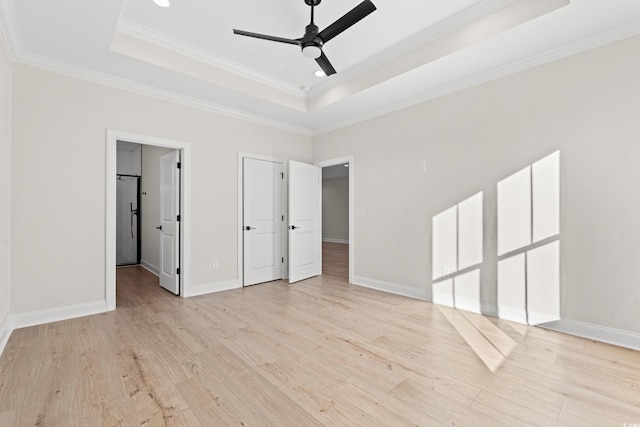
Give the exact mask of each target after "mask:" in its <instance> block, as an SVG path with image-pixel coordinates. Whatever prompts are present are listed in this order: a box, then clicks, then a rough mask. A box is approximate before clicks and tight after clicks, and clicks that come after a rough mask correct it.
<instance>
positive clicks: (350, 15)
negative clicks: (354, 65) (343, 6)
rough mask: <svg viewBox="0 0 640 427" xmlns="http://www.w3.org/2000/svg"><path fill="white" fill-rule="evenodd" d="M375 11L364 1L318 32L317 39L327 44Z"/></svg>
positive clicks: (371, 5) (367, 1)
mask: <svg viewBox="0 0 640 427" xmlns="http://www.w3.org/2000/svg"><path fill="white" fill-rule="evenodd" d="M374 10H376V7H375V5H374V4H373V3H371V1H370V0H364V1H363V2H362V3H360V4H359V5H357V6H356V7H354V8H353V9H351V10H350V11H349V12H347V13H346V14H345V15H344V16H343V17H342V18H340V19H338V20H337V21H336V22H334V23H333V24H331V25H329V26H328V27H327V28H325V29H324V30H322V31H320V33H319V34H318V37H319V38H320V40H322V42H323V43H326V42H328V41H329V40H331V39H332V38H334V37H335V36H337V35H338V34H340V33H341V32H343V31H344V30H346V29H347V28H349V27H351V26H352V25H354V24H355V23H357V22H358V21H360V20H361V19H362V18H364V17H365V16H367V15H369V14H370V13H371V12H373V11H374Z"/></svg>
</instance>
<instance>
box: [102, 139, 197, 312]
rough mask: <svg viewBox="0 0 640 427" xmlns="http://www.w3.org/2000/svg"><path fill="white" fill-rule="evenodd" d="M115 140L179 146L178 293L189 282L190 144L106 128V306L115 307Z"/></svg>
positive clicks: (185, 292)
mask: <svg viewBox="0 0 640 427" xmlns="http://www.w3.org/2000/svg"><path fill="white" fill-rule="evenodd" d="M118 141H127V142H133V143H136V144H142V145H153V146H156V147H164V148H172V149H175V150H180V163H181V179H180V215H181V216H180V218H181V221H180V296H181V297H184V296H185V295H189V293H188V289H189V287H190V286H191V144H190V143H188V142H183V141H177V140H172V139H167V138H160V137H157V136H151V135H143V134H138V133H133V132H127V131H122V130H117V129H107V130H106V151H107V153H106V154H107V164H106V175H105V177H106V209H105V233H106V235H105V241H106V248H105V306H106V311H112V310H115V309H116V182H115V179H113V178H114V177H115V176H116V172H117V168H116V166H117V145H118Z"/></svg>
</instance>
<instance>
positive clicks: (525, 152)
mask: <svg viewBox="0 0 640 427" xmlns="http://www.w3.org/2000/svg"><path fill="white" fill-rule="evenodd" d="M637 52H640V37H634V38H631V39H627V40H624V41H621V42H618V43H615V44H611V45H608V46H605V47H602V48H599V49H595V50H592V51H589V52H586V53H583V54H580V55H577V56H573V57H570V58H568V59H564V60H562V61H559V62H555V63H552V64H548V65H544V66H541V67H538V68H536V69H532V70H529V71H526V72H522V73H519V74H516V75H512V76H509V77H506V78H502V79H500V80H496V81H494V82H491V83H487V84H484V85H481V86H477V87H474V88H471V89H468V90H465V91H462V92H458V93H455V94H452V95H449V96H445V97H442V98H439V99H436V100H433V101H431V102H427V103H423V104H421V105H417V106H414V107H411V108H407V109H405V110H402V111H398V112H395V113H391V114H388V115H386V116H383V117H378V118H376V119H375V120H370V121H367V122H364V123H360V124H357V125H354V126H351V127H349V128H345V129H341V130H337V131H335V132H331V133H328V134H324V135H321V136H318V137H316V138H314V145H313V149H314V154H313V159H314V161H316V162H317V161H322V160H326V159H332V158H336V157H341V156H345V155H350V154H353V155H354V156H355V164H356V165H357V169H356V175H355V208H356V209H364V210H365V212H366V216H365V217H363V218H356V220H355V230H354V231H355V250H356V253H355V266H354V267H355V268H354V274H355V275H356V276H359V277H364V278H371V279H377V280H381V281H386V282H390V283H394V284H398V285H401V286H403V287H405V288H407V289H416V288H419V289H424V290H425V292H426V294H427V295H430V294H431V291H430V289H431V279H430V277H431V228H430V222H431V218H432V216H433V215H435V214H437V213H438V212H441V211H443V210H444V209H446V208H448V207H450V206H452V205H454V204H455V203H457V202H459V201H461V200H463V199H465V198H467V197H468V196H470V195H472V194H474V193H476V192H478V191H481V190H482V191H484V192H485V193H484V194H485V201H484V229H485V242H484V254H485V262H484V264H483V266H482V273H481V278H482V288H481V300H482V301H483V302H484V303H485V304H488V305H495V303H496V255H495V254H496V183H497V182H498V181H499V180H501V179H503V178H505V177H506V176H508V175H510V174H511V173H513V172H516V171H518V170H519V169H521V168H522V167H524V166H527V165H529V164H531V163H532V162H534V161H536V160H538V159H540V158H542V157H544V156H545V155H547V154H549V153H551V152H553V151H555V150H558V149H559V150H561V156H562V160H561V179H562V196H561V235H560V236H561V237H560V239H561V315H562V317H563V318H566V319H572V320H578V321H583V322H588V323H592V324H597V325H602V326H608V327H612V328H617V329H622V330H627V331H632V332H636V333H637V332H640V322H638V313H640V286H638V283H640V268H638V260H639V259H640V245H639V244H638V242H639V241H640V219H639V218H640V216H639V215H640V214H639V212H640V167H638V161H639V159H640V126H639V124H638V123H640V121H639V117H640V78H638V76H640V55H638V54H637ZM421 160H424V161H426V162H427V170H426V172H422V173H421V172H419V170H418V162H419V161H421ZM380 170H385V171H386V173H384V174H381V173H380V172H379V171H380Z"/></svg>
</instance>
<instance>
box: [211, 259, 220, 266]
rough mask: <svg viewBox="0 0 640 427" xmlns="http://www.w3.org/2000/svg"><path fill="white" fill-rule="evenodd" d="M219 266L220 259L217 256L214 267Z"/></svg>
mask: <svg viewBox="0 0 640 427" xmlns="http://www.w3.org/2000/svg"><path fill="white" fill-rule="evenodd" d="M218 267H220V260H219V259H217V258H216V259H214V260H213V268H218Z"/></svg>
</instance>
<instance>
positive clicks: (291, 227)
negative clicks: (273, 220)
mask: <svg viewBox="0 0 640 427" xmlns="http://www.w3.org/2000/svg"><path fill="white" fill-rule="evenodd" d="M296 228H300V227H296V226H295V225H290V226H289V230H295V229H296Z"/></svg>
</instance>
